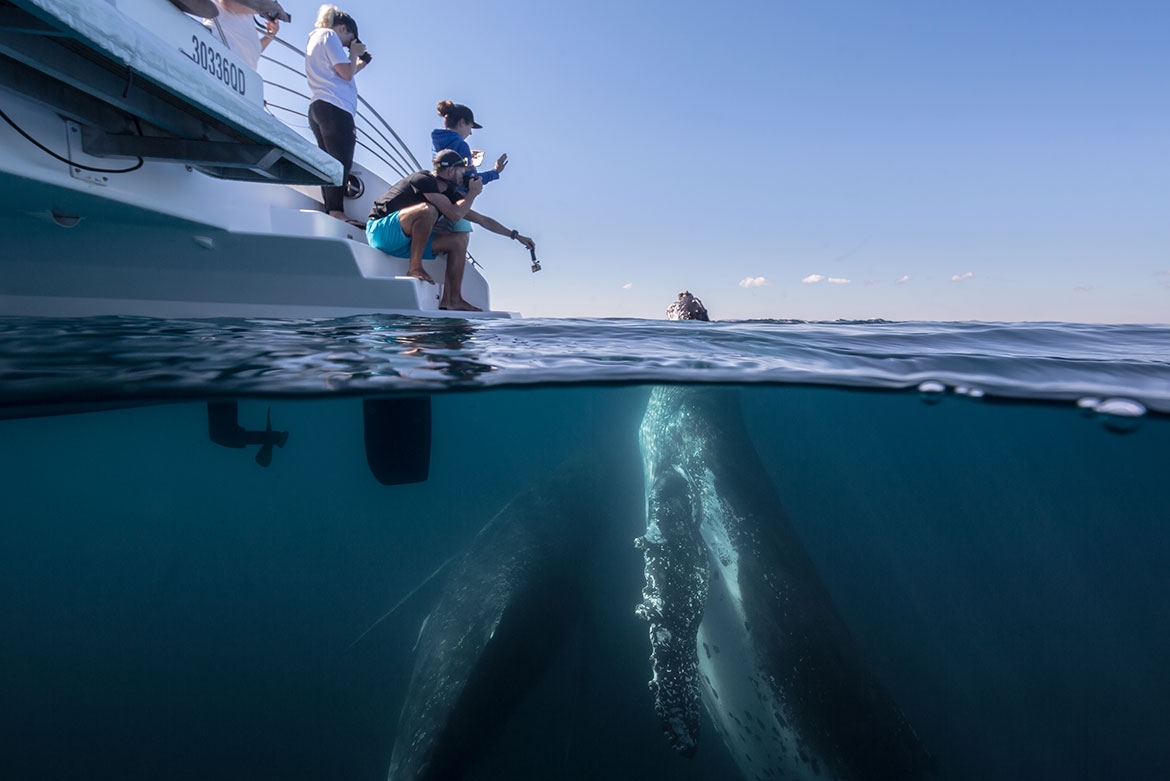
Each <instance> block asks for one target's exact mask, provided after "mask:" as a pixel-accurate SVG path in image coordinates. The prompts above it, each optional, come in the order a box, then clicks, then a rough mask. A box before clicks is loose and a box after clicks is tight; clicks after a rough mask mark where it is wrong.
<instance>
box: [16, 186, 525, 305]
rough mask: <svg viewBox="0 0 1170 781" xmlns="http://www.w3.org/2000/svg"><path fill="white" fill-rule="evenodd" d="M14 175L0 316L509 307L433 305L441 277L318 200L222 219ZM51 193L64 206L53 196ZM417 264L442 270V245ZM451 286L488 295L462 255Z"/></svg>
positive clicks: (475, 297) (469, 295)
mask: <svg viewBox="0 0 1170 781" xmlns="http://www.w3.org/2000/svg"><path fill="white" fill-rule="evenodd" d="M16 179H17V178H15V177H13V176H11V175H9V174H5V173H3V172H0V235H3V236H4V237H5V243H6V247H5V249H4V251H3V253H2V254H0V315H18V316H42V317H88V316H99V315H137V316H144V317H163V318H176V317H179V318H212V317H272V318H293V319H296V318H325V317H348V316H352V315H360V314H401V315H416V316H431V317H444V316H455V317H512V316H513V315H512V314H511V313H507V312H493V311H487V312H482V313H480V312H445V311H443V310H440V309H439V308H438V306H439V298H440V296H441V295H442V284H441V282H440V284H436V285H431V284H427V283H425V282H421V281H419V280H417V279H414V278H412V277H407V276H405V274H406V271H407V267H408V265H409V262H408V261H407V260H406V259H405V258H395V257H391V256H390V255H387V254H386V253H384V252H382V251H381V250H378V249H375V248H373V247H370V246H368V245H367V244H366V243H365V236H364V233H363V231H362V230H361V229H360V228H358V227H356V226H352V225H349V224H347V223H344V222H342V221H340V220H336V219H334V218H332V217H330V216H328V215H327V214H324V213H322V212H319V211H313V210H307V209H300V210H297V209H288V208H284V207H279V206H269V207H268V208H266V209H264V210H256V211H254V212H252V213H249V214H248V228H246V229H234V228H226V227H224V226H221V225H215V224H211V223H207V222H198V221H194V220H190V219H186V218H183V217H178V216H173V215H167V214H164V213H161V212H158V211H153V210H147V209H143V208H141V207H138V206H135V205H131V204H127V203H124V202H120V201H111V200H109V199H105V198H101V197H98V196H96V195H93V194H88V193H79V192H75V191H69V192H67V193H65V194H63V195H64V197H58V198H55V197H54V193H55V191H57V189H58V188H55V187H54V186H52V185H50V184H47V183H45V182H38V181H29V180H23V179H21V180H16ZM56 194H57V195H58V196H61V195H62V194H61V193H59V192H58V193H56ZM18 198H19V199H20V201H21V203H16V202H15V201H16V199H18ZM62 201H66V202H68V204H69V207H68V208H67V209H64V210H62V209H61V207H60V206H59V205H58V206H54V204H60V203H61V202H62ZM423 265H424V268H426V270H427V272H428V273H429V274H430V275H431V276H432V277H433V278H434V279H436V280H442V279H443V273H444V270H445V268H446V258H445V256H440V257H439V258H437V259H434V260H426V261H424V262H423ZM463 293H464V297H465V298H466V299H467V300H469V301H471V302H473V303H477V305H479V302H483V303H484V304H486V303H487V302H488V301H489V300H490V292H489V289H488V283H487V281H486V280H485V279H484V278H483V276H482V275H481V274H480V273H479V272H478V270H476V269H474V268H472V267H470V266H469V267H468V269H467V273H466V275H465V277H464V281H463Z"/></svg>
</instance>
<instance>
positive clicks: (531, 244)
mask: <svg viewBox="0 0 1170 781" xmlns="http://www.w3.org/2000/svg"><path fill="white" fill-rule="evenodd" d="M516 241H518V242H520V243H521V244H523V245H524V248H525V249H530V250H532V251H533V252H535V251H536V242H535V241H533V240H532V239H530V238H528V237H527V236H525V235H524V234H522V233H517V234H516Z"/></svg>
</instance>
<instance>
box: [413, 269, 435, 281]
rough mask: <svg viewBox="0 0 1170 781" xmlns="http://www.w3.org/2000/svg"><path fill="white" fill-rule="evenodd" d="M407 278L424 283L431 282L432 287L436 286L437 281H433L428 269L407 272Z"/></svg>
mask: <svg viewBox="0 0 1170 781" xmlns="http://www.w3.org/2000/svg"><path fill="white" fill-rule="evenodd" d="M406 276H408V277H414V278H415V279H418V280H422V281H423V282H429V283H430V284H432V285H433V284H435V280H433V279H431V275H430V274H428V273H427V271H426V269H422V268H420V269H417V270H413V271H407V272H406Z"/></svg>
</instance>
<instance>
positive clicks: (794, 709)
mask: <svg viewBox="0 0 1170 781" xmlns="http://www.w3.org/2000/svg"><path fill="white" fill-rule="evenodd" d="M668 314H669V315H670V316H671V319H702V320H706V319H707V312H706V309H705V308H704V307H703V306H702V302H700V301H698V299H695V298H694V297H693V296H691V295H690V293H689V292H684V293H680V294H679V301H678V302H676V303H675V304H672V306H671V308H670V310H668ZM640 443H641V448H642V457H643V465H644V470H645V486H646V533H645V535H643V536H642V537H639V538H638V539H637V540H636V541H635V544H636V545H637V547H638V548H639V549H640V550H641V551H642V553H643V556H644V559H645V565H646V567H645V587H644V589H643V600H642V602H641V603H640V604H639V605H638V606H637V608H636V612H637V614H638V615H639V616H640V617H641V618H643V619H644V620H645V621H647V623H648V624H649V635H650V647H651V657H650V661H651V670H652V678H651V681H650V690H651V692H652V693H653V695H654V705H655V710H656V711H657V713H658V717H659V719H660V721H661V724H662V727H663V730H664V732H665V733H666V737H667V739H668V740H669V742H670V744H671V746H672V747H673V748H674V749H675V750H676V751H678V752H679V753H681V754H683V755H686V756H690V755H693V754H694V752H695V750H696V748H697V746H698V740H699V725H700V721H701V718H700V715H701V714H700V703H702V707H704V708H705V709H706V711H707V713H708V715H709V716H710V719H711V721H712V723H713V724H714V726H715V729H716V730H717V731H718V732H719V733H721V735H722V737H723V742H724V744H725V745H726V746H727V749H728V751H729V752H730V753H731V755H732V757H733V759H734V760H735V762H736V764H737V765H738V767H739V769H740V771H741V773H742V774H743V776H744V777H745V778H746V779H751V780H752V781H755V779H775V778H779V777H781V776H782V777H783V778H785V779H794V778H795V779H814V778H820V779H825V778H831V779H842V780H843V781H844V780H846V779H865V780H873V781H879V780H884V779H890V780H893V779H901V780H903V781H905V780H907V779H916V778H923V777H927V776H929V775H931V774H933V761H932V759H931V757H930V756H929V754H928V753H927V752H926V750H925V748H924V747H923V746H922V745H921V743H920V742H919V740H918V738H917V736H916V735H915V733H914V731H913V729H912V728H911V726H910V724H909V723H908V721H907V720H906V718H905V716H904V715H903V714H902V712H901V710H900V709H899V708H898V706H897V705H896V703H895V702H894V700H893V697H892V696H891V695H890V694H889V692H888V691H887V690H886V689H885V688H884V687H883V686H882V685H881V683H880V682H879V681H878V680H877V678H876V676H875V675H874V674H873V673H872V671H870V670H869V669H868V668H867V667H866V665H865V663H864V661H863V660H862V658H861V655H860V653H859V652H858V650H857V648H856V647H855V646H854V644H853V641H852V640H851V638H850V635H849V632H848V629H847V628H846V626H845V623H844V621H843V620H842V618H841V616H840V615H839V614H838V612H837V609H836V607H835V606H834V604H833V601H832V599H831V597H830V595H829V593H828V591H827V590H826V588H825V587H824V585H823V584H822V583H821V580H820V578H819V577H818V575H817V573H816V570H815V569H814V567H813V564H812V562H811V560H810V559H809V557H808V554H807V553H806V552H805V550H804V548H803V546H802V545H801V542H800V539H799V537H798V536H797V534H796V531H795V530H794V529H793V527H792V525H791V524H790V522H789V520H788V518H787V515H786V514H785V511H784V507H783V505H782V504H781V502H780V499H779V497H778V496H777V495H776V492H775V490H774V489H773V488H772V486H771V483H770V481H769V479H768V476H767V474H766V472H765V470H764V468H763V465H762V464H761V463H760V460H759V456H758V455H757V454H756V452H755V450H754V448H753V447H752V445H751V440H750V438H749V435H748V429H747V426H746V425H745V422H744V420H743V415H742V412H741V408H740V401H739V396H738V392H737V391H735V390H734V389H728V388H710V387H686V386H670V387H656V388H654V389H653V390H652V392H651V396H650V400H649V403H648V405H647V408H646V414H645V416H644V418H643V421H642V426H641V430H640Z"/></svg>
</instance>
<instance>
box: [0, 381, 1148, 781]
mask: <svg viewBox="0 0 1170 781" xmlns="http://www.w3.org/2000/svg"><path fill="white" fill-rule="evenodd" d="M740 392H741V395H742V397H743V402H744V407H745V414H746V415H747V417H748V419H749V422H750V429H751V432H752V437H753V443H754V445H755V447H756V449H757V450H758V452H759V453H760V455H761V457H762V459H763V462H764V464H765V466H766V468H767V471H768V473H769V474H770V476H771V478H772V480H773V481H774V484H775V487H776V489H777V491H778V492H779V494H780V496H781V497H782V500H783V502H784V504H785V507H786V509H787V510H788V512H789V514H790V516H791V517H792V520H793V523H794V525H795V526H796V527H797V530H798V532H799V534H800V537H801V539H802V540H803V542H804V544H805V545H806V547H807V549H808V552H809V553H810V555H811V556H812V558H813V560H814V562H815V564H816V565H817V568H818V570H819V573H820V575H821V577H822V579H823V580H824V582H825V583H826V585H827V586H828V588H829V590H830V592H831V593H832V595H833V597H834V599H835V601H836V602H837V605H838V608H839V609H840V611H841V613H842V615H843V616H844V618H845V620H846V622H847V624H848V626H849V628H850V631H851V633H852V634H853V636H854V640H855V641H856V643H857V644H858V646H859V647H860V649H861V650H862V652H863V654H864V656H865V658H866V660H867V662H868V663H869V665H870V666H871V667H872V668H873V669H874V671H875V672H876V673H877V674H878V676H879V678H880V679H881V680H882V681H883V682H884V683H885V684H886V685H887V686H888V687H889V689H890V690H891V692H892V693H893V694H894V696H895V699H896V700H897V702H898V703H899V705H900V706H901V707H902V709H903V711H904V712H905V713H906V715H907V717H908V718H909V720H910V722H911V724H913V725H914V727H915V729H916V730H917V731H918V733H919V736H920V737H921V739H922V741H923V743H924V744H925V745H926V746H927V747H928V749H929V750H930V752H931V753H932V755H933V756H934V757H935V759H936V761H937V763H938V766H939V771H940V777H944V778H960V779H976V778H992V777H1000V778H1006V777H1013V778H1100V777H1125V776H1131V777H1136V776H1142V777H1154V776H1156V775H1158V774H1159V773H1164V772H1165V771H1166V770H1167V769H1170V766H1168V764H1167V761H1168V759H1167V756H1166V753H1165V748H1164V741H1162V740H1160V736H1161V733H1162V727H1161V724H1162V721H1161V719H1160V714H1161V713H1162V712H1163V710H1164V703H1165V702H1166V700H1167V697H1168V695H1170V683H1168V679H1167V677H1166V676H1165V675H1164V673H1163V671H1162V669H1161V668H1162V664H1163V660H1164V659H1165V658H1167V655H1168V654H1170V608H1168V607H1167V605H1166V601H1165V599H1164V595H1165V594H1166V593H1167V590H1168V588H1170V575H1167V572H1168V570H1167V568H1166V567H1165V562H1166V561H1167V557H1168V555H1170V531H1167V529H1166V527H1165V517H1166V507H1167V506H1168V503H1170V487H1168V485H1167V482H1166V481H1165V479H1164V476H1165V465H1166V454H1167V453H1168V452H1170V423H1168V422H1167V421H1166V420H1165V419H1160V418H1158V419H1151V420H1145V421H1143V422H1142V425H1141V427H1140V428H1139V429H1138V430H1137V431H1136V432H1133V433H1130V434H1117V433H1114V432H1111V431H1110V430H1108V429H1107V428H1106V427H1105V426H1103V425H1102V423H1101V421H1099V420H1097V419H1092V418H1089V417H1086V416H1084V415H1082V414H1080V413H1079V412H1078V411H1077V410H1076V409H1075V408H1073V407H1072V406H1071V405H1069V406H1065V405H1022V404H987V403H984V402H980V401H975V400H971V399H967V398H962V397H950V398H947V399H945V400H944V401H943V402H942V403H939V404H926V403H924V402H923V401H922V400H921V399H920V398H919V397H918V395H917V394H916V393H875V392H863V391H857V390H845V389H825V388H801V387H762V388H743V389H741V391H740ZM647 394H648V391H647V389H646V388H644V387H624V388H622V387H618V388H612V387H610V388H606V387H601V388H577V389H545V390H505V391H490V392H489V391H482V392H477V393H464V394H454V395H447V396H440V397H437V398H435V399H434V402H433V404H434V407H433V411H434V421H435V428H434V443H433V444H434V451H433V460H432V465H431V477H430V479H429V480H428V481H427V482H426V483H422V484H418V485H411V486H397V487H387V486H383V485H380V484H378V482H377V481H376V480H374V479H373V477H372V475H371V473H370V471H369V469H368V467H367V465H366V463H365V458H364V452H363V449H362V442H361V415H360V413H361V405H360V402H359V401H358V400H356V399H340V400H333V401H329V400H316V401H300V402H290V401H277V402H273V403H272V404H271V405H270V406H271V408H272V415H273V421H274V424H275V425H276V426H277V427H279V428H282V429H287V430H288V431H289V432H290V437H289V440H288V443H287V445H286V447H285V448H283V449H281V450H277V451H276V453H275V457H274V459H273V463H272V465H271V466H270V467H268V468H267V469H263V468H260V467H259V466H257V465H256V464H255V463H254V462H253V460H252V454H253V452H254V448H250V449H247V450H232V449H226V448H221V447H218V446H216V445H214V444H212V443H211V442H210V441H209V440H208V438H207V433H206V415H205V409H204V406H203V405H202V404H199V403H185V404H177V405H162V406H153V407H146V408H138V409H127V410H118V411H111V412H101V413H90V414H81V415H65V416H59V417H49V418H36V419H26V420H9V421H5V422H2V423H0V443H2V446H0V473H2V474H3V475H4V486H5V496H6V499H5V510H4V520H3V524H2V525H0V556H2V560H0V592H2V593H3V594H4V599H3V601H2V603H0V621H2V622H3V625H4V627H5V636H6V640H5V643H4V644H3V645H2V649H3V650H2V651H0V675H2V678H0V689H2V690H3V691H4V692H5V695H4V698H5V701H6V707H5V708H4V711H3V714H4V715H3V716H2V717H0V718H3V720H4V722H5V724H4V727H3V730H2V734H4V735H5V736H6V737H5V744H6V750H5V752H4V755H3V756H4V759H3V763H4V765H5V766H6V767H5V773H4V775H5V777H9V778H16V777H19V778H45V777H56V778H63V777H86V778H157V777H160V776H166V777H171V778H195V777H208V776H213V777H239V778H244V777H247V778H338V777H344V778H382V777H384V774H385V768H386V766H387V764H388V761H389V753H390V750H391V746H392V742H393V737H394V730H395V728H396V725H397V716H398V709H399V708H400V707H401V704H402V698H403V696H404V692H405V686H406V683H407V681H408V677H409V671H410V667H411V664H412V659H411V649H412V646H413V645H414V642H415V637H416V635H417V633H418V630H419V625H420V623H421V621H422V618H423V617H425V615H426V613H427V612H428V609H429V607H428V606H429V604H430V603H431V602H432V601H433V599H434V596H435V593H436V590H437V589H438V588H440V586H438V585H435V584H432V585H431V586H428V587H424V588H423V589H422V590H421V591H420V592H419V594H418V595H416V597H415V598H414V599H413V600H412V601H409V602H408V603H407V604H406V605H405V606H404V607H403V608H402V609H400V610H399V611H398V612H397V613H395V614H394V615H392V616H391V617H390V618H388V619H386V620H385V621H384V622H383V623H381V624H380V625H378V626H377V627H376V628H375V629H374V630H373V631H372V632H370V633H369V634H368V635H366V636H365V638H363V639H362V640H361V642H359V643H358V644H357V645H356V646H354V647H353V648H350V647H349V646H350V644H351V643H353V641H354V640H355V639H357V638H358V637H359V636H360V635H361V634H362V633H363V632H364V631H365V630H366V629H367V628H369V626H370V625H371V624H373V623H374V621H375V620H377V618H378V617H379V616H380V615H382V614H383V613H385V612H386V611H387V610H388V609H389V608H390V607H391V606H393V605H394V604H395V603H396V602H397V601H398V600H399V599H400V598H401V597H402V596H403V595H404V594H406V593H407V592H408V591H410V590H411V589H412V588H414V587H415V586H416V585H417V584H419V583H420V582H422V581H423V580H424V579H425V578H426V577H427V576H428V575H429V574H430V573H431V572H432V571H434V570H435V568H437V567H438V566H439V565H440V564H442V562H443V561H445V560H446V559H447V558H448V557H450V556H451V555H453V554H454V553H456V552H457V551H459V550H460V549H462V548H463V547H464V546H466V545H467V544H468V543H469V541H470V540H471V538H472V537H473V536H474V534H475V533H476V531H477V530H478V529H479V527H480V526H481V525H482V524H484V523H485V522H486V521H487V520H488V518H490V516H491V515H492V514H494V512H495V511H496V510H497V509H499V507H501V506H502V505H503V504H504V503H505V502H506V501H507V500H508V499H509V498H511V496H512V495H514V494H515V493H517V492H518V491H520V490H522V489H523V488H524V487H525V486H526V485H527V484H528V483H529V482H530V481H531V480H532V479H533V478H534V477H535V476H539V475H541V474H543V473H544V472H545V471H546V470H549V469H552V468H554V467H555V466H556V465H557V464H559V463H560V462H561V461H562V460H563V459H565V458H566V457H569V456H572V455H573V454H574V453H577V452H580V451H582V450H588V452H589V453H592V454H596V453H602V454H604V456H603V457H601V458H600V459H599V460H598V464H599V467H598V468H599V469H601V468H603V466H602V461H604V462H605V463H604V468H605V469H606V471H607V473H608V474H616V475H617V476H618V477H617V479H615V480H613V481H612V482H611V483H609V485H610V489H609V491H608V495H606V496H604V497H599V498H598V501H604V502H606V503H607V505H608V506H611V507H612V508H613V512H612V523H611V525H610V526H609V527H608V528H601V529H597V530H596V535H597V536H598V539H600V540H601V541H603V543H604V544H603V546H602V547H603V548H604V551H605V552H604V555H603V556H602V558H601V559H600V563H599V564H598V566H599V567H601V568H602V572H603V574H604V577H603V578H602V579H601V580H602V583H603V585H601V586H599V587H598V588H599V596H598V600H597V603H596V604H597V607H596V608H595V609H594V611H593V614H591V615H590V616H589V620H588V622H587V623H586V625H585V626H586V628H583V629H579V630H575V631H578V632H579V633H580V634H579V635H577V636H575V637H576V639H575V640H574V641H573V643H572V644H571V645H570V648H569V649H567V650H565V651H564V652H563V653H562V654H560V655H559V656H558V658H557V660H556V661H555V663H554V664H553V665H552V667H551V668H550V670H549V671H548V672H547V673H546V674H545V675H544V676H543V677H542V678H541V679H540V680H539V681H536V682H534V684H533V691H532V693H531V695H530V697H529V699H527V700H526V701H525V705H524V706H523V707H522V708H521V709H520V710H519V711H518V712H516V713H514V714H504V715H505V716H509V718H510V721H509V728H508V730H507V731H505V733H504V734H503V735H502V736H501V737H500V739H499V744H498V746H497V747H496V748H495V749H494V751H493V752H492V753H491V754H490V755H489V756H488V757H486V758H485V759H484V763H485V764H484V770H483V773H484V775H483V777H485V778H487V777H495V778H502V777H510V778H511V777H529V778H548V777H566V778H597V777H614V778H640V779H644V778H663V779H665V778H713V777H727V774H728V773H730V774H734V773H735V771H734V768H733V767H732V766H729V765H728V760H727V757H726V756H725V752H724V751H723V749H722V746H721V745H720V743H719V741H718V739H717V736H716V735H715V733H714V732H713V731H712V730H711V729H710V728H709V725H708V728H707V729H706V730H705V732H704V733H703V739H702V741H701V744H700V751H699V753H698V756H696V757H695V758H694V759H693V760H685V759H682V758H679V757H677V756H674V755H673V754H672V753H671V752H670V751H669V749H668V748H667V747H666V743H665V740H664V739H663V737H662V735H661V733H660V731H659V728H658V725H657V721H656V719H655V717H654V714H653V710H652V707H651V701H650V698H649V695H648V693H647V691H646V686H645V684H646V680H647V677H648V663H647V661H646V657H647V653H648V647H647V645H646V642H645V636H644V632H645V629H644V625H643V624H642V623H641V622H640V621H638V620H637V619H636V618H635V617H634V615H633V606H634V605H635V604H636V602H637V601H638V599H639V596H640V588H641V561H640V556H639V555H638V553H637V552H636V551H635V550H634V548H633V545H632V540H633V538H634V537H635V536H637V535H638V534H640V533H641V531H642V525H643V524H644V518H643V516H642V494H641V491H642V485H641V472H640V462H639V460H638V454H637V450H636V448H637V444H636V428H637V425H638V422H639V420H640V418H641V414H642V412H643V411H644V409H645V401H646V398H647ZM268 406H269V404H267V403H264V402H259V401H255V402H250V403H248V402H245V403H244V404H242V405H241V422H242V423H243V424H245V425H246V426H248V427H258V426H259V425H260V424H262V421H263V416H264V411H265V409H266V408H267V407H268ZM571 510H572V508H566V512H571ZM534 631H535V630H534ZM581 681H588V685H587V686H586V685H581V684H580V682H581ZM554 770H555V772H554ZM731 777H734V775H731Z"/></svg>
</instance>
